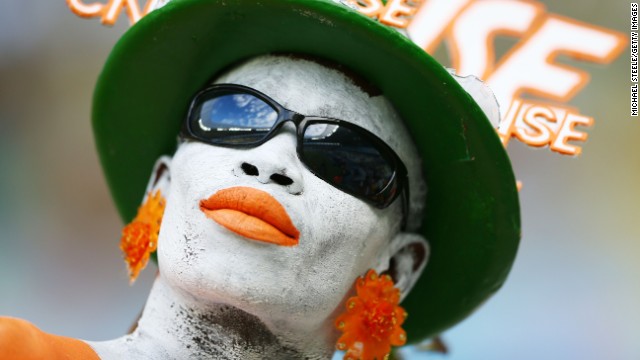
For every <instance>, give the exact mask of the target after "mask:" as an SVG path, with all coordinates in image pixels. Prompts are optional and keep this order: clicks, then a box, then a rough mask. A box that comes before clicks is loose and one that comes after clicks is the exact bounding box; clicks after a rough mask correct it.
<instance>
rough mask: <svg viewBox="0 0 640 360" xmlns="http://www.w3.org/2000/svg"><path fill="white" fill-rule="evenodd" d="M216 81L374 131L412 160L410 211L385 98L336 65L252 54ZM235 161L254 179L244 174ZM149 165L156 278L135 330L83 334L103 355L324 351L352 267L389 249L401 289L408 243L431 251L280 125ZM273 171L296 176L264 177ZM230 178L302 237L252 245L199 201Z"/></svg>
mask: <svg viewBox="0 0 640 360" xmlns="http://www.w3.org/2000/svg"><path fill="white" fill-rule="evenodd" d="M215 82H216V83H234V84H241V85H246V86H250V87H252V88H254V89H257V90H259V91H261V92H263V93H265V94H267V95H269V96H270V97H272V98H273V99H274V100H276V101H277V102H279V103H280V104H281V105H283V106H285V107H286V108H288V109H291V110H294V111H297V112H299V113H302V114H306V115H318V116H326V117H333V118H338V119H343V120H347V121H349V122H352V123H355V124H357V125H359V126H361V127H364V128H366V129H368V130H369V131H371V132H372V133H374V134H376V135H377V136H379V137H380V138H382V139H383V140H384V141H385V142H387V144H389V145H390V146H391V147H392V148H393V149H394V150H395V151H396V152H397V153H398V154H399V156H400V157H401V159H402V160H403V161H404V162H405V164H406V166H407V168H408V169H409V171H410V186H411V196H412V199H411V205H412V206H411V214H412V215H411V218H412V219H419V218H420V214H419V212H420V211H421V210H422V209H421V207H420V206H417V205H416V204H420V203H423V201H424V196H425V186H424V184H423V181H422V176H421V171H420V165H419V164H420V160H419V157H418V155H417V153H416V150H415V148H414V146H413V144H412V141H411V140H410V138H409V136H408V133H407V131H406V130H405V129H404V127H403V125H402V123H401V120H400V119H399V118H398V115H397V114H396V113H395V111H394V109H393V107H392V106H391V105H390V104H389V103H388V102H387V101H386V100H385V99H384V98H383V97H382V96H377V97H370V96H369V95H368V94H366V93H365V92H363V91H362V90H361V89H360V88H359V87H358V86H356V85H355V84H354V83H353V82H352V81H351V80H350V79H349V78H347V77H346V76H344V75H343V74H342V73H340V72H338V71H336V70H333V69H330V68H327V67H324V66H322V65H319V64H317V63H315V62H311V61H308V60H302V59H295V58H290V57H286V56H262V57H258V58H255V59H253V60H251V61H249V62H247V63H244V64H241V65H240V66H237V67H235V68H233V69H232V70H230V71H229V72H227V73H226V74H223V75H222V76H220V77H219V78H218V79H217V80H216V81H215ZM244 162H246V163H249V164H252V165H254V166H256V167H257V168H258V171H259V175H258V176H252V175H247V174H245V173H244V172H243V170H242V169H241V164H242V163H244ZM157 166H163V167H164V166H166V169H167V171H164V172H161V174H162V175H161V176H160V178H159V179H157V178H155V177H153V176H152V179H151V181H150V184H151V185H150V189H151V188H156V189H160V190H161V191H162V192H163V193H164V194H167V206H166V211H165V214H164V217H163V222H162V227H161V230H160V235H159V241H158V259H159V269H160V271H159V276H158V278H157V280H156V282H155V284H154V287H153V289H152V291H151V294H150V296H149V300H148V303H147V305H146V307H145V311H144V313H143V316H142V318H141V320H140V322H139V325H138V328H137V329H136V331H135V332H134V333H133V334H131V335H128V336H125V337H123V338H120V339H116V340H113V341H108V342H91V343H90V345H91V346H92V347H93V348H94V349H95V350H96V351H97V352H98V354H99V356H100V357H101V358H102V359H123V358H127V359H187V358H199V359H205V358H211V359H328V358H330V357H331V355H332V353H333V352H334V349H335V341H336V340H337V337H338V336H339V332H338V331H337V330H335V329H334V326H333V321H334V319H335V318H336V317H337V316H338V315H339V314H340V313H341V312H343V310H344V302H345V300H346V298H348V297H349V296H351V295H352V292H353V284H354V281H355V279H356V278H357V277H358V276H361V275H363V274H365V273H366V271H367V270H368V269H370V268H373V269H376V270H377V271H378V272H382V271H385V270H388V268H389V264H390V259H391V258H392V257H394V260H395V261H394V263H395V264H396V265H397V266H396V269H394V270H395V272H396V274H397V280H398V284H397V285H398V287H399V288H400V289H401V292H402V294H403V296H404V295H406V294H407V293H408V292H409V291H410V288H411V286H413V284H414V283H415V281H416V280H417V278H418V277H419V276H420V273H421V272H422V270H423V268H424V265H425V263H426V257H424V258H422V259H421V263H419V264H414V262H415V261H416V259H417V258H416V257H414V256H412V254H411V252H410V251H407V249H408V248H410V246H421V247H423V248H424V250H425V253H426V254H428V245H427V243H426V241H425V240H424V239H423V238H422V237H421V236H419V235H417V234H412V233H408V232H407V233H405V232H402V231H401V230H400V223H401V217H402V214H401V201H400V198H398V199H397V200H396V201H395V202H394V203H393V204H392V205H391V206H389V207H388V208H386V209H377V208H375V207H374V206H372V205H370V204H368V203H366V202H364V201H362V200H360V199H357V198H355V197H353V196H351V195H348V194H346V193H344V192H342V191H341V190H339V189H337V188H335V187H333V186H332V185H329V184H328V183H327V182H325V181H323V180H321V179H319V178H318V177H316V176H315V175H313V174H312V173H311V172H310V171H309V170H307V169H306V168H305V166H304V165H303V164H302V163H301V161H300V159H299V158H298V156H297V154H296V136H295V128H294V125H293V123H291V122H288V123H286V124H284V126H283V127H282V128H281V129H280V130H279V132H278V133H277V135H275V136H274V137H273V138H271V139H270V140H269V141H267V142H266V143H264V144H262V145H260V146H258V147H256V148H251V149H231V148H223V147H216V146H211V145H207V144H204V143H199V142H195V141H187V142H183V143H181V144H180V145H179V147H178V150H177V151H176V153H175V155H174V156H173V158H168V157H164V158H162V159H160V160H159V162H158V164H157ZM155 173H156V172H155V171H154V174H155ZM275 173H278V174H282V175H285V176H287V177H289V178H291V179H292V180H293V184H291V185H288V186H283V185H279V184H278V183H275V182H273V181H272V180H271V179H270V178H269V177H270V175H271V174H275ZM234 186H248V187H254V188H256V189H259V190H263V191H266V192H267V193H269V194H271V195H272V196H273V197H275V198H276V199H277V200H278V201H279V202H280V203H281V204H282V205H283V206H284V208H285V209H286V211H287V212H288V214H289V216H290V217H291V219H292V221H293V223H294V225H295V226H296V227H297V228H298V230H300V233H301V235H300V243H299V244H298V245H297V246H294V247H281V246H277V245H273V244H267V243H261V242H256V241H252V240H249V239H246V238H244V237H242V236H240V235H237V234H235V233H233V232H231V231H229V230H227V229H225V228H223V227H222V226H220V225H218V224H217V223H215V222H214V221H212V220H210V219H209V218H207V217H206V216H205V215H204V214H203V213H202V212H201V211H200V209H199V206H198V205H199V201H200V200H201V199H205V198H208V197H209V196H211V195H212V194H214V193H216V192H217V191H218V190H221V189H225V188H229V187H234ZM411 222H412V223H413V224H412V225H411V227H413V228H415V222H416V220H412V221H411ZM414 265H415V266H414ZM415 268H417V270H416V271H414V269H415Z"/></svg>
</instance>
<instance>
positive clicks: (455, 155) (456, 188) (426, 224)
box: [93, 0, 520, 342]
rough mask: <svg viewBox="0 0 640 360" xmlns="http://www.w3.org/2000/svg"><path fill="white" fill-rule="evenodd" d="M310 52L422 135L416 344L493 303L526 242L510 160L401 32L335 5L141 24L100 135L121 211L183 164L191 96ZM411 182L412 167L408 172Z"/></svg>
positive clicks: (150, 18) (467, 100) (197, 9)
mask: <svg viewBox="0 0 640 360" xmlns="http://www.w3.org/2000/svg"><path fill="white" fill-rule="evenodd" d="M268 53H300V54H305V55H310V56H314V57H318V58H323V59H327V60H331V61H334V62H337V63H340V64H343V65H344V66H346V67H347V68H349V69H350V70H352V71H354V72H356V73H358V74H359V75H361V76H362V77H364V78H365V79H367V80H369V81H370V82H371V83H372V84H374V85H376V86H377V87H378V88H380V89H381V90H382V92H383V94H384V95H385V97H386V98H387V99H389V101H391V102H392V103H393V104H394V106H395V108H396V110H397V111H398V113H399V114H400V116H401V117H402V118H403V120H404V121H405V123H406V126H407V128H408V129H409V131H410V133H411V134H412V136H413V138H414V141H415V144H416V147H417V148H418V151H419V152H420V155H421V157H422V160H423V168H424V176H425V180H426V183H427V187H428V189H429V193H428V196H427V200H426V206H425V209H426V210H425V214H424V220H423V222H422V227H421V230H420V231H421V232H422V233H423V235H424V236H425V237H426V238H427V240H428V241H429V243H430V246H431V255H430V258H429V263H428V265H427V267H426V269H425V271H424V273H423V275H422V277H421V278H420V279H419V280H418V282H417V284H416V285H415V287H414V289H413V290H412V292H411V293H410V294H409V296H408V297H407V298H406V299H405V301H403V303H402V306H403V307H404V308H405V309H406V310H407V312H408V313H409V318H408V319H407V321H406V322H405V324H404V325H403V327H404V329H405V330H406V331H407V334H408V337H409V341H410V342H416V341H420V340H423V339H425V338H427V337H430V336H433V335H437V334H438V333H440V332H442V331H444V330H446V329H447V328H449V327H451V326H453V325H455V324H456V323H458V322H459V321H461V320H462V319H464V318H465V317H466V316H468V315H469V314H470V313H471V312H472V311H473V310H474V309H475V308H477V307H478V306H479V305H480V304H482V303H483V302H484V301H485V300H486V299H487V298H488V297H489V296H490V295H492V294H493V293H494V292H496V291H497V290H498V289H499V288H500V286H501V285H502V284H503V282H504V281H505V279H506V277H507V274H508V273H509V270H510V268H511V265H512V263H513V261H514V258H515V254H516V250H517V248H518V243H519V238H520V215H519V205H518V195H517V190H516V184H515V179H514V175H513V171H512V169H511V164H510V162H509V159H508V157H507V154H506V152H505V150H504V148H503V146H502V144H501V142H500V140H499V138H498V136H497V134H496V132H495V130H494V128H493V127H492V126H491V124H490V122H489V121H488V119H487V116H486V115H485V113H484V112H483V111H482V110H481V109H480V107H479V106H478V104H477V103H476V102H475V101H474V100H473V98H472V97H471V96H470V95H469V94H468V93H467V92H466V91H465V90H464V89H463V88H462V87H461V86H460V85H459V84H458V82H457V81H456V80H454V78H453V77H452V75H450V74H449V73H448V72H447V70H446V69H445V68H443V67H442V65H440V64H438V63H437V62H436V61H435V60H433V58H431V57H430V56H429V55H428V54H427V53H425V51H424V50H422V49H421V48H419V47H418V46H416V45H415V44H414V43H412V42H411V40H409V39H408V38H406V37H405V36H403V35H402V34H400V33H399V32H398V31H396V30H395V29H392V28H389V27H387V26H385V25H382V24H380V23H378V22H377V21H375V20H373V19H370V18H368V17H366V16H364V15H361V14H360V13H358V12H357V11H356V10H354V9H352V8H349V7H347V6H343V5H341V4H339V3H336V2H333V1H330V0H173V1H171V2H169V3H168V4H166V5H165V6H163V7H161V8H159V9H157V10H155V11H152V12H151V13H150V14H148V15H147V16H145V17H144V18H143V19H142V20H140V21H139V22H138V23H136V24H135V25H134V26H133V27H132V28H131V29H129V31H127V33H125V34H124V36H123V37H122V39H121V40H120V41H119V42H118V44H117V45H116V46H115V48H114V49H113V51H112V53H111V55H110V57H109V59H108V61H107V63H106V65H105V67H104V69H103V71H102V74H101V75H100V78H99V80H98V84H97V86H96V90H95V95H94V103H93V126H94V132H95V137H96V143H97V147H98V150H99V153H100V158H101V162H102V165H103V168H104V171H105V174H106V177H107V181H108V184H109V186H110V189H111V193H112V195H113V198H114V200H115V203H116V205H117V207H118V210H119V211H120V214H121V215H122V217H123V219H124V220H125V221H129V220H131V219H132V218H133V217H134V216H135V214H136V210H137V208H138V206H139V205H140V202H141V199H142V198H143V196H144V191H145V188H146V184H147V181H148V179H149V174H150V173H151V170H152V167H153V165H154V163H155V161H156V159H157V158H158V157H159V156H161V155H167V154H172V153H173V152H174V151H175V148H176V136H177V134H178V132H179V129H180V126H181V123H182V120H183V119H184V116H185V114H186V111H187V109H188V107H189V103H190V101H191V99H192V97H193V95H194V94H195V93H196V92H198V90H200V89H201V88H203V87H204V86H205V85H206V84H208V83H209V82H210V80H211V79H212V78H214V77H215V75H216V74H218V73H220V72H221V71H222V70H223V69H225V68H227V67H228V66H230V65H233V64H235V63H238V62H239V61H242V60H245V59H248V58H251V57H254V56H257V55H262V54H268ZM409 170H410V171H411V169H409Z"/></svg>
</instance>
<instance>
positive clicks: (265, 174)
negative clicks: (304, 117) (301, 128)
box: [234, 123, 304, 195]
mask: <svg viewBox="0 0 640 360" xmlns="http://www.w3.org/2000/svg"><path fill="white" fill-rule="evenodd" d="M301 168H302V164H301V163H300V160H299V159H298V155H297V153H296V136H295V127H294V126H293V124H290V123H288V124H284V125H283V128H282V129H280V130H279V131H278V134H276V135H275V136H274V137H272V138H271V139H269V141H267V142H265V143H264V144H262V145H260V146H258V147H256V148H253V149H249V150H247V151H246V152H245V154H244V156H242V157H241V158H240V161H239V162H238V164H237V166H236V168H235V169H234V173H235V175H236V176H238V177H243V176H247V177H251V178H254V179H255V180H257V181H258V182H260V183H262V184H267V185H275V186H281V187H283V188H285V189H286V191H287V192H289V193H290V194H292V195H299V194H301V193H302V191H303V190H304V186H303V180H302V172H301Z"/></svg>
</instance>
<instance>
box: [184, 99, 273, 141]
mask: <svg viewBox="0 0 640 360" xmlns="http://www.w3.org/2000/svg"><path fill="white" fill-rule="evenodd" d="M207 95H209V96H207ZM277 119H278V112H277V111H276V110H275V109H274V108H272V107H271V106H270V105H269V104H267V103H266V102H264V101H262V100H260V99H259V98H257V97H255V96H253V95H250V94H244V93H237V94H229V93H222V94H213V95H211V94H206V93H205V94H204V95H203V96H202V99H200V100H199V101H198V102H197V103H196V104H195V106H194V108H193V110H192V111H191V114H190V117H189V129H190V131H191V132H192V133H193V135H195V136H197V137H199V138H201V139H206V140H208V141H209V142H212V143H216V144H239V145H240V144H251V143H255V142H258V141H260V140H262V139H264V137H265V136H267V134H268V133H269V131H270V130H271V128H272V127H273V125H274V124H275V123H276V120H277Z"/></svg>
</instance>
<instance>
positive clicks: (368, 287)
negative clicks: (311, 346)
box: [335, 270, 407, 360]
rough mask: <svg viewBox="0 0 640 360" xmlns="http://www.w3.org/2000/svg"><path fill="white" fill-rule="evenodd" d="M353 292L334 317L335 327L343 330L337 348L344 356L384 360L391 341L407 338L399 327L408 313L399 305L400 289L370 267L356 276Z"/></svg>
mask: <svg viewBox="0 0 640 360" xmlns="http://www.w3.org/2000/svg"><path fill="white" fill-rule="evenodd" d="M356 292H357V295H356V296H354V297H351V298H349V300H347V306H346V307H347V311H346V312H345V313H343V314H342V315H340V316H339V317H338V318H337V319H336V323H335V324H336V327H337V328H338V329H339V330H341V331H342V332H343V334H342V336H341V337H340V338H339V339H338V342H337V345H336V348H337V349H338V350H343V351H346V354H345V356H344V359H345V360H358V359H359V360H376V359H377V360H386V359H388V358H389V354H390V353H391V345H393V346H402V345H404V344H405V343H406V342H407V334H406V332H405V331H404V330H403V329H402V328H401V327H400V326H401V325H402V323H403V322H404V320H405V319H406V317H407V312H406V311H405V310H404V309H403V308H402V307H400V306H398V303H399V302H400V290H399V289H397V288H395V287H394V284H393V280H392V279H391V276H389V275H382V276H378V274H377V273H376V272H375V270H369V271H368V272H367V275H365V276H364V277H359V278H358V279H357V280H356Z"/></svg>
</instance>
